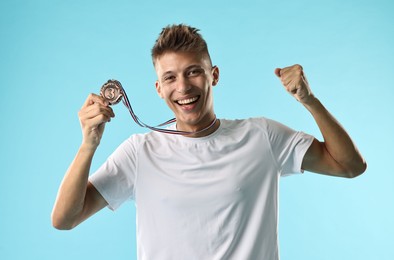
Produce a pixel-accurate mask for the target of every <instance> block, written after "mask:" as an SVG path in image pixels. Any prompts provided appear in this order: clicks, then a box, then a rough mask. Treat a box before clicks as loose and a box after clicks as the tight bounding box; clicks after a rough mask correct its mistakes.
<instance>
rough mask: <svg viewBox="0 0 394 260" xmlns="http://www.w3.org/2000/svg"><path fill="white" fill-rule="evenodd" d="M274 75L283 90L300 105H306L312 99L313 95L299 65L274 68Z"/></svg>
mask: <svg viewBox="0 0 394 260" xmlns="http://www.w3.org/2000/svg"><path fill="white" fill-rule="evenodd" d="M275 74H276V76H278V77H279V78H280V80H281V82H282V84H283V86H284V87H285V89H286V90H287V91H288V92H289V93H290V94H291V95H292V96H293V97H294V98H295V99H297V100H298V101H299V102H301V103H302V104H304V105H306V104H308V102H310V101H311V100H312V99H313V97H314V96H313V93H312V91H311V89H310V88H309V83H308V80H307V79H306V77H305V74H304V71H303V68H302V66H301V65H298V64H296V65H293V66H290V67H286V68H283V69H280V68H276V69H275Z"/></svg>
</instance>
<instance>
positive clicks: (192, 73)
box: [187, 68, 204, 77]
mask: <svg viewBox="0 0 394 260" xmlns="http://www.w3.org/2000/svg"><path fill="white" fill-rule="evenodd" d="M203 72H204V70H203V69H200V68H193V69H191V70H189V71H188V72H187V76H189V77H195V76H198V75H200V74H201V73H203Z"/></svg>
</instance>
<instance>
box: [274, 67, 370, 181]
mask: <svg viewBox="0 0 394 260" xmlns="http://www.w3.org/2000/svg"><path fill="white" fill-rule="evenodd" d="M275 74H276V75H277V76H278V77H279V78H280V80H281V82H282V84H283V86H284V87H285V89H286V90H287V91H288V92H289V93H290V94H291V95H292V96H293V97H294V98H296V99H297V100H298V101H299V102H300V103H301V104H303V105H304V107H305V108H306V109H307V110H308V111H309V112H310V113H311V114H312V116H313V118H314V119H315V121H316V123H317V125H318V127H319V129H320V131H321V133H322V135H323V138H324V142H319V141H318V140H316V139H315V140H314V141H313V143H312V145H311V146H310V148H309V149H308V151H307V153H306V154H305V157H304V160H303V163H302V168H303V169H304V170H307V171H311V172H316V173H321V174H326V175H332V176H340V177H347V178H352V177H356V176H358V175H360V174H362V173H363V172H364V171H365V170H366V167H367V165H366V162H365V160H364V158H363V157H362V155H361V154H360V152H359V151H358V149H357V147H356V145H355V144H354V142H353V141H352V139H351V138H350V136H349V135H348V133H347V132H346V131H345V129H344V128H343V127H342V126H341V124H340V123H339V122H338V121H337V120H336V119H335V118H334V117H333V116H332V115H331V114H330V112H328V110H327V109H326V108H325V107H324V106H323V104H322V103H321V102H320V101H319V100H318V99H317V98H316V97H315V96H314V95H313V93H312V91H311V89H310V87H309V83H308V81H307V79H306V76H305V74H304V71H303V68H302V67H301V66H300V65H293V66H290V67H286V68H283V69H279V68H277V69H276V70H275Z"/></svg>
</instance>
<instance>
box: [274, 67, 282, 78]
mask: <svg viewBox="0 0 394 260" xmlns="http://www.w3.org/2000/svg"><path fill="white" fill-rule="evenodd" d="M281 70H282V69H280V68H276V69H275V75H276V76H277V77H278V78H280V76H281V75H280V72H281Z"/></svg>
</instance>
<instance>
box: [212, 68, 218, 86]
mask: <svg viewBox="0 0 394 260" xmlns="http://www.w3.org/2000/svg"><path fill="white" fill-rule="evenodd" d="M212 78H213V79H212V86H216V85H217V84H218V82H219V68H218V67H217V66H213V67H212Z"/></svg>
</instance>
